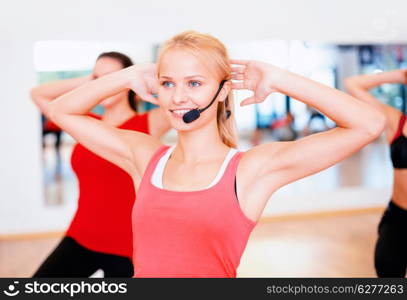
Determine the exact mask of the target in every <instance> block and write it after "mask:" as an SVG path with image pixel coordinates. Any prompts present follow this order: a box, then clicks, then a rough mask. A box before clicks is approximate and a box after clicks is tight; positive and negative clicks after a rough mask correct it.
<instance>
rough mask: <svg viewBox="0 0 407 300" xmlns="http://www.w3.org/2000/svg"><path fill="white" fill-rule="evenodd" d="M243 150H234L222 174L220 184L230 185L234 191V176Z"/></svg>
mask: <svg viewBox="0 0 407 300" xmlns="http://www.w3.org/2000/svg"><path fill="white" fill-rule="evenodd" d="M242 155H243V152H239V151H238V152H236V153H235V154H234V155H233V157H232V159H231V160H230V161H229V164H228V166H227V168H226V170H225V172H224V173H223V176H222V179H221V181H222V184H224V185H226V186H228V187H230V188H231V189H233V192H234V187H235V178H236V172H237V167H238V165H239V161H240V159H241V158H242Z"/></svg>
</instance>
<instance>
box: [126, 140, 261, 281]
mask: <svg viewBox="0 0 407 300" xmlns="http://www.w3.org/2000/svg"><path fill="white" fill-rule="evenodd" d="M168 148H169V147H167V146H163V147H161V148H160V149H158V151H157V152H156V153H155V154H154V156H153V157H152V158H151V160H150V162H149V164H148V166H147V169H146V172H145V173H144V176H143V178H142V180H141V183H140V186H139V190H138V193H137V201H136V202H135V203H134V206H133V212H132V220H133V265H134V277H236V269H237V267H238V266H239V263H240V258H241V256H242V254H243V251H244V249H245V247H246V244H247V240H248V239H249V236H250V233H251V231H252V230H253V228H254V226H255V225H256V223H255V222H253V221H252V220H250V219H248V218H247V217H246V216H245V215H244V213H243V212H242V210H241V208H240V206H239V202H238V200H237V198H236V194H235V191H234V182H235V176H236V170H237V165H238V163H239V160H240V157H241V153H240V152H238V153H236V154H235V155H234V156H233V158H232V159H231V160H230V162H229V164H228V166H227V168H226V170H225V172H224V174H223V176H222V178H221V179H220V180H219V181H218V182H217V183H216V184H215V185H214V186H212V187H210V188H207V189H204V190H199V191H189V192H188V191H186V192H178V191H170V190H165V189H161V188H158V187H156V186H154V185H153V184H152V183H151V177H152V174H153V172H154V170H155V168H156V165H157V163H158V161H159V160H160V158H161V157H162V156H163V155H164V154H165V153H166V151H167V150H168Z"/></svg>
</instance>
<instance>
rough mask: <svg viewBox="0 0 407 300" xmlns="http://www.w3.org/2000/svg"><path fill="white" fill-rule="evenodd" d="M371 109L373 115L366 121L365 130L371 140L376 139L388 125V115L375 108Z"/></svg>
mask: <svg viewBox="0 0 407 300" xmlns="http://www.w3.org/2000/svg"><path fill="white" fill-rule="evenodd" d="M371 110H372V111H371V115H370V116H369V118H367V119H366V120H365V122H364V126H363V127H364V128H363V130H364V133H365V134H366V136H367V138H368V139H369V140H375V139H376V138H378V137H379V136H380V135H381V134H382V132H383V131H384V129H385V127H386V116H385V114H384V113H383V112H381V111H379V110H377V109H375V108H371Z"/></svg>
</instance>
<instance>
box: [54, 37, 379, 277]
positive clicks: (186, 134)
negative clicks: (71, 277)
mask: <svg viewBox="0 0 407 300" xmlns="http://www.w3.org/2000/svg"><path fill="white" fill-rule="evenodd" d="M232 64H235V65H237V66H235V67H233V68H232V67H231V64H230V61H229V57H228V54H227V51H226V48H225V47H224V45H223V44H222V43H221V42H220V41H219V40H217V39H216V38H214V37H212V36H210V35H206V34H201V33H197V32H193V31H188V32H184V33H181V34H178V35H176V36H175V37H173V38H172V39H170V40H169V41H167V42H166V43H165V44H164V45H163V47H162V48H161V51H160V55H159V59H158V62H157V65H156V66H154V65H150V66H148V65H145V66H135V67H130V68H127V69H125V70H123V71H119V72H117V73H114V74H111V75H107V76H105V77H104V78H100V79H98V80H95V81H93V82H90V83H88V84H86V85H83V86H81V87H80V88H78V89H76V90H74V91H73V92H71V93H70V94H67V95H64V96H62V97H60V98H59V99H58V100H56V101H55V102H53V103H52V109H51V111H52V114H51V115H52V118H53V120H54V121H55V122H56V123H57V124H58V125H59V126H61V127H62V128H63V129H64V130H66V131H67V132H69V133H70V134H71V135H73V136H74V137H75V138H76V139H78V140H80V141H81V142H82V143H84V144H85V145H86V146H87V147H89V148H90V149H92V150H93V151H94V152H95V153H98V154H99V155H100V156H102V157H105V158H106V159H107V160H109V161H111V162H113V163H115V164H117V165H118V166H120V167H121V168H123V169H124V170H125V171H126V172H128V173H129V174H130V176H132V178H133V182H134V185H135V187H136V189H137V193H138V194H137V195H138V197H137V201H136V202H135V205H134V207H133V238H134V239H133V243H134V244H133V263H134V270H135V274H134V275H135V277H235V276H236V269H237V267H238V265H239V261H240V258H241V255H242V253H243V251H244V249H245V246H246V243H247V240H248V238H249V235H250V233H251V231H252V229H253V228H254V226H255V225H256V222H257V221H258V219H259V218H260V216H261V213H262V211H263V208H264V206H265V205H266V203H267V201H268V200H269V198H270V196H271V195H272V194H273V193H274V192H275V191H276V190H277V189H279V188H280V187H282V186H284V185H286V184H288V183H290V182H293V181H295V180H298V179H300V178H303V177H305V176H308V175H311V174H314V173H316V172H318V171H320V170H323V169H325V168H328V167H330V166H332V165H333V164H335V163H337V162H338V161H340V160H342V159H344V158H345V157H347V156H349V155H350V154H352V153H353V152H355V151H357V150H359V149H360V148H361V147H363V146H364V145H366V144H367V143H369V142H371V141H372V140H373V139H375V138H376V137H377V136H378V135H379V134H380V132H381V131H382V129H383V126H384V122H385V120H384V116H383V115H382V114H381V113H380V112H378V111H377V110H376V109H374V108H372V107H371V106H370V105H367V104H365V103H363V102H361V101H357V100H356V99H354V98H353V97H351V96H349V95H347V94H345V93H342V92H340V91H337V90H335V89H332V88H329V87H327V86H325V85H322V84H319V83H316V82H314V81H311V80H309V79H306V78H304V77H301V76H298V75H295V74H293V73H290V72H288V71H285V70H282V69H279V68H277V67H275V66H272V65H269V64H266V63H262V62H253V61H232ZM231 79H236V80H238V81H239V82H235V83H232V82H231ZM128 89H133V90H134V91H135V92H136V93H138V94H139V95H140V96H141V97H142V98H143V99H146V100H150V101H152V102H155V103H158V104H159V105H160V108H161V110H162V111H163V112H164V113H165V115H166V118H168V120H169V122H170V123H171V125H172V127H173V128H175V129H176V131H177V133H178V141H177V143H176V145H175V146H173V147H168V146H165V145H163V144H161V143H160V141H159V140H158V139H156V138H154V137H151V136H148V135H145V134H142V133H135V132H130V131H126V130H121V129H117V128H113V127H112V126H109V125H107V124H104V123H102V122H100V121H98V120H95V119H92V118H89V117H88V116H86V112H87V110H88V109H89V108H90V107H92V106H94V105H95V104H96V103H98V102H99V101H100V99H102V98H105V97H109V96H110V95H113V94H115V93H117V92H120V91H123V90H128ZM232 89H249V90H252V91H254V95H253V97H251V98H248V99H246V100H244V101H243V102H242V103H241V105H249V104H252V103H256V102H261V101H264V99H265V98H266V97H267V96H268V95H269V94H270V93H271V92H273V91H276V92H281V93H285V94H287V95H289V96H291V97H293V98H295V99H299V100H300V101H302V102H304V103H306V104H308V105H311V106H314V107H316V108H317V109H319V110H320V111H321V112H323V113H324V114H326V115H327V116H329V117H330V118H331V119H333V120H335V121H336V123H337V124H338V128H335V129H333V130H330V131H328V132H324V133H320V134H315V135H311V136H309V137H307V138H304V139H300V140H298V141H294V142H283V143H278V142H276V143H268V144H264V145H260V146H256V147H254V148H252V149H250V150H249V151H247V152H239V151H238V150H236V142H237V138H236V131H235V127H234V112H233V102H232V95H231V92H232ZM155 92H158V99H159V100H158V101H156V100H155V98H154V97H152V94H153V93H155ZM72 99H81V101H71V100H72ZM349 111H351V112H352V113H351V114H349Z"/></svg>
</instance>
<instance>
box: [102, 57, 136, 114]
mask: <svg viewBox="0 0 407 300" xmlns="http://www.w3.org/2000/svg"><path fill="white" fill-rule="evenodd" d="M103 57H109V58H113V59H116V60H118V61H119V62H120V63H121V64H122V66H123V69H124V68H127V67H130V66H132V65H134V63H133V61H132V60H131V58H130V57H128V56H127V55H125V54H123V53H120V52H115V51H112V52H103V53H102V54H100V55H99V56H98V58H97V59H96V60H98V59H99V58H103ZM127 99H128V102H129V105H130V107H131V108H132V109H133V110H134V111H135V112H137V101H136V93H135V92H134V91H132V90H130V91H129V94H128V96H127Z"/></svg>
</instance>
